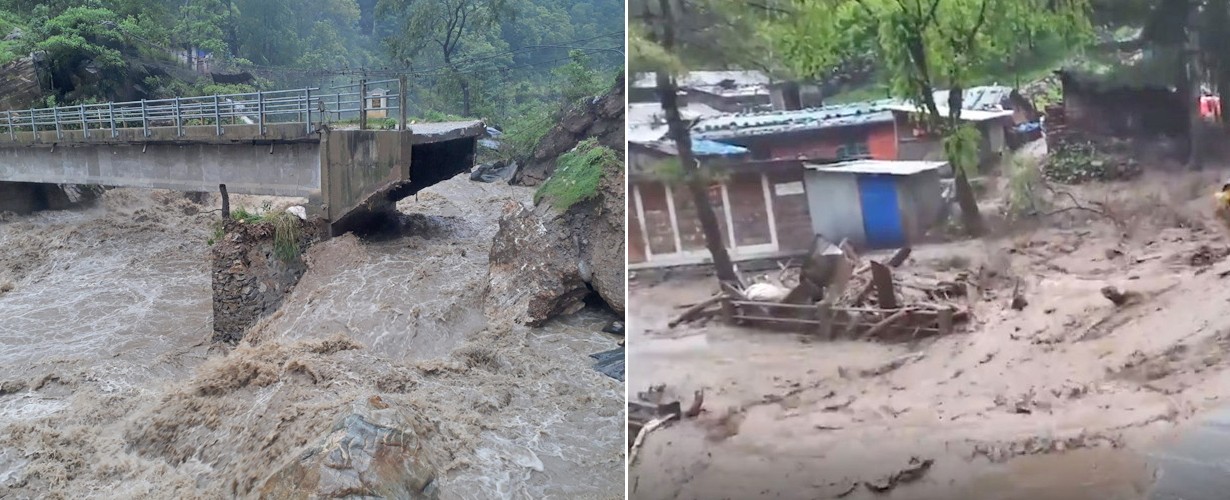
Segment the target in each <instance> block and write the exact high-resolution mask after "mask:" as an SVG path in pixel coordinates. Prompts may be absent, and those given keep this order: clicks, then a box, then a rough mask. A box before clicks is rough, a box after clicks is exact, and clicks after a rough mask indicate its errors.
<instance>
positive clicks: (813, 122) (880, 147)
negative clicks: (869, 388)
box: [628, 90, 1013, 269]
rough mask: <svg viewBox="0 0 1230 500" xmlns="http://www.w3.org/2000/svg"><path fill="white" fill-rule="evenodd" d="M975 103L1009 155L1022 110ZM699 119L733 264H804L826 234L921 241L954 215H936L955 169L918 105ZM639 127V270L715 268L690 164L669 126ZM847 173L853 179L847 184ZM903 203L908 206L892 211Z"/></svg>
mask: <svg viewBox="0 0 1230 500" xmlns="http://www.w3.org/2000/svg"><path fill="white" fill-rule="evenodd" d="M967 92H968V91H967ZM974 93H975V94H977V95H978V96H981V97H976V98H974V99H970V100H969V101H968V102H969V103H971V105H974V106H978V107H980V108H982V109H968V110H963V111H962V116H963V117H964V119H965V120H968V121H969V122H971V123H975V124H979V126H980V127H982V128H984V129H985V130H987V132H986V134H985V137H986V139H985V141H994V137H995V136H996V132H995V131H996V130H997V129H998V131H999V134H998V138H999V139H998V143H997V144H998V145H999V147H1000V148H1001V149H1002V144H1003V127H1004V124H1005V123H1010V122H1011V120H1012V115H1013V111H1011V110H1004V109H999V108H997V107H996V106H995V105H993V104H992V103H994V102H996V101H997V100H998V98H997V97H996V94H994V93H991V92H981V93H980V92H978V91H976V90H975V91H974ZM944 99H945V100H944V101H942V102H944V103H946V102H947V101H946V97H945V98H944ZM693 104H694V103H689V109H690V107H691V106H692V105H693ZM655 106H656V104H655ZM963 107H964V106H963ZM711 109H713V108H712V107H708V106H705V107H703V108H701V107H698V108H695V110H711ZM695 110H691V111H689V112H685V113H683V114H684V117H685V119H687V120H688V122H689V124H690V126H691V137H692V149H693V153H694V156H695V159H696V161H697V162H699V163H700V164H701V165H702V166H703V167H704V168H705V170H706V171H707V172H709V173H710V174H711V176H712V177H711V178H712V179H713V180H712V182H711V183H710V185H709V189H708V199H707V202H708V203H709V204H710V206H711V207H712V208H713V210H714V213H715V214H716V215H717V218H718V225H719V226H720V229H721V231H722V238H723V240H724V242H725V243H726V246H727V248H728V250H729V252H730V255H731V257H732V258H733V259H734V260H735V261H743V260H759V259H770V258H786V257H790V256H795V255H802V254H804V253H806V252H807V251H808V250H809V249H810V246H811V243H812V241H813V239H814V236H815V234H817V233H816V232H817V231H819V230H820V229H822V228H823V229H824V230H825V231H827V232H833V231H836V232H838V233H840V234H832V235H830V234H826V235H825V236H826V237H831V238H836V239H840V238H841V237H849V238H852V239H853V240H857V241H858V242H859V243H858V244H860V245H869V246H884V245H887V244H890V243H891V241H893V238H897V239H900V240H903V241H914V240H916V239H917V238H919V237H920V236H921V234H922V233H923V232H925V231H926V230H927V229H928V228H930V227H931V226H932V225H933V224H934V223H935V221H936V219H937V218H938V217H940V216H941V215H942V214H943V213H944V212H943V211H941V210H940V208H937V207H941V206H942V205H943V203H944V202H943V201H942V197H941V195H940V194H939V193H938V190H937V189H936V186H937V185H938V182H939V178H940V177H942V176H945V175H950V172H951V169H950V168H948V166H947V163H946V162H945V161H943V160H944V158H943V154H942V148H940V149H939V154H938V155H936V154H934V153H932V151H934V149H933V148H934V147H935V146H936V144H938V143H937V142H932V141H934V140H935V139H934V138H932V137H930V136H927V135H925V134H921V133H920V132H919V131H917V130H915V126H914V124H915V122H916V121H917V120H911V116H913V115H916V114H917V112H918V110H917V107H916V106H913V105H911V104H909V103H903V102H902V101H899V100H892V99H888V100H879V101H870V102H862V103H853V104H841V105H830V106H821V107H816V108H809V109H800V110H789V111H785V110H783V111H763V112H751V113H717V114H715V113H709V112H695ZM658 111H660V108H659V109H658ZM636 114H637V113H635V112H633V113H630V115H636ZM631 120H634V119H633V118H630V121H629V146H628V148H629V193H628V194H629V229H628V231H629V250H628V255H629V267H630V268H632V269H637V268H645V267H661V266H672V265H689V264H700V263H704V262H707V261H708V260H709V259H710V256H709V253H708V250H707V246H706V242H705V237H704V233H703V231H702V230H701V228H700V222H699V220H698V218H697V216H696V208H695V203H694V201H693V199H692V198H693V197H692V195H691V193H690V192H689V191H688V189H687V188H686V186H684V185H683V184H682V183H681V182H680V181H681V180H682V178H681V175H680V174H681V170H680V169H681V168H682V165H679V164H678V160H677V159H676V158H677V149H676V147H675V145H674V144H673V142H672V141H670V140H669V138H668V136H667V133H666V126H665V123H664V120H663V122H662V123H658V122H655V124H654V125H653V126H645V127H642V128H640V129H639V130H638V131H637V132H633V130H634V129H635V128H636V127H637V126H636V125H634V124H633V122H632V121H631ZM642 121H643V120H642ZM991 147H992V146H986V148H987V149H990V148H991ZM920 160H928V161H926V162H923V161H920ZM664 166H666V167H664ZM826 166H832V167H831V168H830V167H826ZM835 169H836V170H835ZM841 169H845V170H847V171H848V172H847V173H848V174H849V175H840V174H842V170H841ZM885 176H888V177H885ZM892 193H897V194H892ZM893 200H898V201H897V202H895V203H894V204H891V206H890V205H887V204H886V203H888V202H889V201H893ZM881 205H883V206H882V207H881ZM851 214H857V215H858V216H859V217H853V216H851ZM851 221H857V224H854V222H851ZM842 224H845V225H842ZM850 224H854V225H850ZM885 235H888V236H885ZM836 239H834V241H836Z"/></svg>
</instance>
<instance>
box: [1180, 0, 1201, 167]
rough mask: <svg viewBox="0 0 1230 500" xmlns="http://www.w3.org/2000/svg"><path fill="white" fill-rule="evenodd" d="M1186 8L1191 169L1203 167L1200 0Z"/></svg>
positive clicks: (1189, 157)
mask: <svg viewBox="0 0 1230 500" xmlns="http://www.w3.org/2000/svg"><path fill="white" fill-rule="evenodd" d="M1187 9H1188V10H1187V44H1186V47H1184V48H1185V50H1184V54H1183V56H1184V57H1185V58H1186V60H1187V61H1186V62H1187V109H1188V130H1187V137H1188V151H1187V167H1188V168H1189V169H1191V170H1200V169H1202V168H1203V167H1204V151H1203V146H1204V144H1203V140H1202V139H1203V137H1202V136H1203V133H1202V131H1203V130H1204V126H1203V125H1204V123H1203V122H1204V119H1203V117H1202V116H1201V115H1200V101H1201V98H1202V97H1203V96H1204V93H1203V92H1201V90H1200V87H1201V84H1202V83H1203V82H1204V72H1202V71H1201V70H1200V37H1199V21H1200V2H1198V1H1196V0H1190V1H1189V2H1188V6H1187Z"/></svg>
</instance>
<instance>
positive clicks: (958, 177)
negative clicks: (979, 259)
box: [953, 165, 986, 238]
mask: <svg viewBox="0 0 1230 500" xmlns="http://www.w3.org/2000/svg"><path fill="white" fill-rule="evenodd" d="M953 171H954V172H955V175H954V176H953V183H954V184H956V188H957V204H958V205H960V206H961V226H962V227H964V228H965V233H966V234H968V235H970V236H973V237H975V238H977V237H979V236H982V234H983V233H984V232H986V228H985V227H983V224H982V211H981V210H979V209H978V198H977V197H975V196H974V186H972V185H971V184H970V182H969V177H968V176H966V175H965V169H964V168H961V167H958V166H956V165H953Z"/></svg>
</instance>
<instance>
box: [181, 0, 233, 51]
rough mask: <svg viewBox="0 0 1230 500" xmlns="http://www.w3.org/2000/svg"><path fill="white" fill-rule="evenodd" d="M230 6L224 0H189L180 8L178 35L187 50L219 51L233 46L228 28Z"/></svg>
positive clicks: (183, 47) (182, 45) (182, 46)
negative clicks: (228, 43) (227, 40)
mask: <svg viewBox="0 0 1230 500" xmlns="http://www.w3.org/2000/svg"><path fill="white" fill-rule="evenodd" d="M230 19H231V15H230V10H229V9H228V8H227V7H226V4H224V3H223V2H222V1H221V0H188V1H187V2H184V4H183V5H181V6H180V8H179V19H178V20H177V21H176V23H175V30H174V39H175V40H176V42H177V45H179V46H180V48H182V49H185V50H192V49H196V48H199V49H203V50H206V51H209V52H213V53H215V54H218V55H219V56H220V55H222V54H224V53H226V52H227V51H228V49H229V47H228V46H227V43H226V28H227V23H228V22H229V21H230Z"/></svg>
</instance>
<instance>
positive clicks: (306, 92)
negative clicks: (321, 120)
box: [303, 87, 312, 135]
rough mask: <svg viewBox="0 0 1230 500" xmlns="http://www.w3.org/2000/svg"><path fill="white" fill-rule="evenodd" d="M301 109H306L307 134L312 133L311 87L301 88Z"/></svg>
mask: <svg viewBox="0 0 1230 500" xmlns="http://www.w3.org/2000/svg"><path fill="white" fill-rule="evenodd" d="M303 99H304V101H303V109H304V110H306V111H307V125H306V130H307V133H308V134H309V135H311V133H312V89H311V87H309V88H306V89H303Z"/></svg>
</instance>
